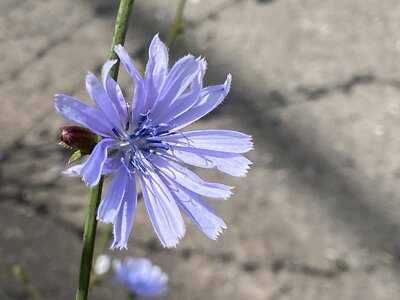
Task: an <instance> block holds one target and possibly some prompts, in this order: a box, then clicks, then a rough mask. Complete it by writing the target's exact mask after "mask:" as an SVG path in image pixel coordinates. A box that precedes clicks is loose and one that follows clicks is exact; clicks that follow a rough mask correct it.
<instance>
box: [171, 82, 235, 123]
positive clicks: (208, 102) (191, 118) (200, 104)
mask: <svg viewBox="0 0 400 300" xmlns="http://www.w3.org/2000/svg"><path fill="white" fill-rule="evenodd" d="M231 81H232V76H231V75H230V74H229V75H228V77H227V79H226V81H225V83H224V84H223V85H216V86H210V87H206V88H205V89H203V90H202V91H201V95H200V97H199V99H198V101H197V103H196V104H195V105H194V106H193V107H192V108H191V109H189V110H188V111H186V112H185V113H183V114H182V115H180V116H179V117H177V118H176V119H175V120H173V121H172V124H170V125H171V126H172V127H173V128H174V129H175V130H179V129H181V128H183V127H186V126H188V125H189V124H192V123H193V122H195V121H197V120H198V119H200V118H202V117H203V116H205V115H206V114H208V113H209V112H210V111H212V110H213V109H214V108H216V107H217V106H218V105H219V104H221V102H222V101H223V100H224V99H225V97H226V95H227V94H228V92H229V89H230V86H231Z"/></svg>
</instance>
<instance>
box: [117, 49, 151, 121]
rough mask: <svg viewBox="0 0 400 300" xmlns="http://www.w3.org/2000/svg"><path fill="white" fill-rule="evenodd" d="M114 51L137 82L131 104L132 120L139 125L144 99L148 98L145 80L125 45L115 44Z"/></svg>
mask: <svg viewBox="0 0 400 300" xmlns="http://www.w3.org/2000/svg"><path fill="white" fill-rule="evenodd" d="M114 51H115V53H117V55H118V57H119V59H120V60H121V63H122V65H123V66H124V68H125V70H126V71H127V72H128V74H129V76H130V77H131V79H132V80H133V82H134V83H135V92H134V94H133V100H132V105H131V115H132V116H131V118H132V120H131V121H132V124H133V125H137V124H138V122H139V119H140V117H141V113H143V110H144V108H143V107H144V105H145V103H144V99H146V90H145V87H144V81H143V79H142V76H141V75H140V73H139V72H138V70H136V68H135V67H134V66H133V64H132V61H131V58H130V57H129V54H128V53H127V52H126V50H125V49H124V47H122V46H121V45H117V46H115V48H114Z"/></svg>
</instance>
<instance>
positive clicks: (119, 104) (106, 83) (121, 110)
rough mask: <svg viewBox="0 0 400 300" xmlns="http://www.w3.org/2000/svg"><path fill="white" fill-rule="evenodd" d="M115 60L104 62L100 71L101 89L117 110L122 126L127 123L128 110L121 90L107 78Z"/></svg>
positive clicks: (112, 80)
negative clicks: (102, 88)
mask: <svg viewBox="0 0 400 300" xmlns="http://www.w3.org/2000/svg"><path fill="white" fill-rule="evenodd" d="M116 62H117V60H109V61H106V62H105V64H104V65H103V68H102V70H101V74H102V78H103V87H104V89H105V90H106V92H107V94H108V95H109V96H110V99H111V100H112V101H113V103H114V106H115V107H116V108H117V111H118V114H119V117H120V119H121V121H122V124H126V123H127V122H128V109H127V107H126V101H125V98H124V95H123V94H122V91H121V88H120V87H119V85H118V84H117V83H116V82H115V80H114V79H112V78H111V77H110V76H108V73H109V72H110V70H111V68H112V67H113V66H114V65H115V64H116Z"/></svg>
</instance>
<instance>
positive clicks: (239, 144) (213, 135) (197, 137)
mask: <svg viewBox="0 0 400 300" xmlns="http://www.w3.org/2000/svg"><path fill="white" fill-rule="evenodd" d="M157 139H158V140H161V141H165V142H167V143H168V144H169V145H170V146H172V149H174V146H180V147H187V148H190V149H194V148H196V149H204V150H211V151H219V152H228V153H245V152H248V151H250V150H252V149H253V143H252V142H251V136H249V135H247V134H244V133H241V132H238V131H231V130H196V131H188V132H183V133H179V134H174V135H168V136H164V137H157Z"/></svg>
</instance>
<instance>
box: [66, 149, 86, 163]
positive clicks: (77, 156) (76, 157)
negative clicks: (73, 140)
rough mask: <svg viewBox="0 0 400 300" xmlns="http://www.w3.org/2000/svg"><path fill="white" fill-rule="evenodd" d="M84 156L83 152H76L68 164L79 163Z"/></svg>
mask: <svg viewBox="0 0 400 300" xmlns="http://www.w3.org/2000/svg"><path fill="white" fill-rule="evenodd" d="M82 156H83V154H82V151H81V150H76V151H75V152H74V153H73V154H72V155H71V157H70V158H69V161H68V164H72V163H73V162H74V161H77V160H78V159H80V158H81V157H82Z"/></svg>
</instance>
